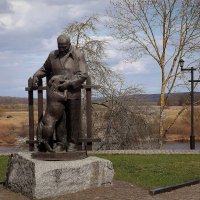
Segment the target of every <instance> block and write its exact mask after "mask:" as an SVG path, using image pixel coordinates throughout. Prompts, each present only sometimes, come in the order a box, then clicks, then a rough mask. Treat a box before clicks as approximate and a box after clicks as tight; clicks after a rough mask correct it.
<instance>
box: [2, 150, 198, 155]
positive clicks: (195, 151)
mask: <svg viewBox="0 0 200 200" xmlns="http://www.w3.org/2000/svg"><path fill="white" fill-rule="evenodd" d="M19 152H21V151H20V150H12V151H11V152H6V151H0V155H10V154H11V153H19ZM23 152H28V151H27V150H26V151H23ZM88 154H89V155H92V154H200V150H160V149H147V150H142V149H141V150H101V151H88Z"/></svg>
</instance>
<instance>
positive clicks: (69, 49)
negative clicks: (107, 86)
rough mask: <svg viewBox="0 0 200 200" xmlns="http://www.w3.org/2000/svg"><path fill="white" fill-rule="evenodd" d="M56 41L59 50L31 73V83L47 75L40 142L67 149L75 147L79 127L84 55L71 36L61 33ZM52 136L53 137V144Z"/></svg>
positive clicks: (85, 73) (47, 148)
mask: <svg viewBox="0 0 200 200" xmlns="http://www.w3.org/2000/svg"><path fill="white" fill-rule="evenodd" d="M57 43H58V50H55V51H52V52H51V53H50V54H49V56H48V58H47V60H46V61H45V63H44V65H43V66H42V67H41V68H40V69H39V70H38V71H36V73H35V74H34V75H33V87H37V86H38V81H39V79H41V78H43V77H46V79H47V107H46V112H45V115H44V117H43V119H42V121H41V123H40V124H39V126H38V132H39V133H40V135H41V141H40V142H41V143H40V144H42V146H43V147H44V148H45V151H49V152H54V151H55V152H59V151H63V150H65V149H66V147H67V149H68V151H72V150H76V145H77V142H78V137H79V131H80V105H81V85H82V83H83V82H84V81H85V80H86V78H87V77H88V69H87V65H86V62H85V59H84V56H83V54H82V53H81V51H80V50H79V49H78V48H76V47H74V46H72V45H71V42H70V38H69V37H68V36H67V35H65V34H61V35H60V36H59V37H58V38H57ZM60 127H61V128H60ZM55 136H56V137H55ZM53 138H56V144H54V145H53V143H52V141H53ZM39 150H40V145H39Z"/></svg>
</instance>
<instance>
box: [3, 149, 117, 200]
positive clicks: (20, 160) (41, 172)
mask: <svg viewBox="0 0 200 200" xmlns="http://www.w3.org/2000/svg"><path fill="white" fill-rule="evenodd" d="M113 175H114V170H113V166H112V163H111V162H110V161H108V160H105V159H100V158H97V157H87V158H85V159H81V160H74V161H43V160H36V159H33V158H32V157H31V153H18V154H13V155H11V156H10V159H9V163H8V171H7V180H6V184H5V186H6V187H7V188H8V189H10V190H12V191H14V192H19V193H22V194H23V195H25V196H27V197H29V198H31V199H34V198H35V199H41V198H47V197H56V196H61V195H64V194H67V193H74V192H78V191H81V190H84V189H87V188H92V187H98V186H101V185H102V184H107V183H111V182H112V178H113Z"/></svg>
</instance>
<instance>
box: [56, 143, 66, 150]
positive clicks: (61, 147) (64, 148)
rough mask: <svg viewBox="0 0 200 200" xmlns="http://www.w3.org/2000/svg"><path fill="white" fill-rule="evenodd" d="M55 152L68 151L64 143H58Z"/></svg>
mask: <svg viewBox="0 0 200 200" xmlns="http://www.w3.org/2000/svg"><path fill="white" fill-rule="evenodd" d="M53 150H54V151H55V152H63V151H65V150H66V147H65V145H64V144H63V143H61V142H57V143H56V147H55V148H54V149H53Z"/></svg>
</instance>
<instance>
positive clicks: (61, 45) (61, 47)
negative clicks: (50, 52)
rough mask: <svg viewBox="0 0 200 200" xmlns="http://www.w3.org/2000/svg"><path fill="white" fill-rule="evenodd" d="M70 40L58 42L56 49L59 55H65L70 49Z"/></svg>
mask: <svg viewBox="0 0 200 200" xmlns="http://www.w3.org/2000/svg"><path fill="white" fill-rule="evenodd" d="M70 45H71V44H70V42H66V43H58V50H59V54H60V55H65V54H67V53H68V52H69V49H70Z"/></svg>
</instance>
